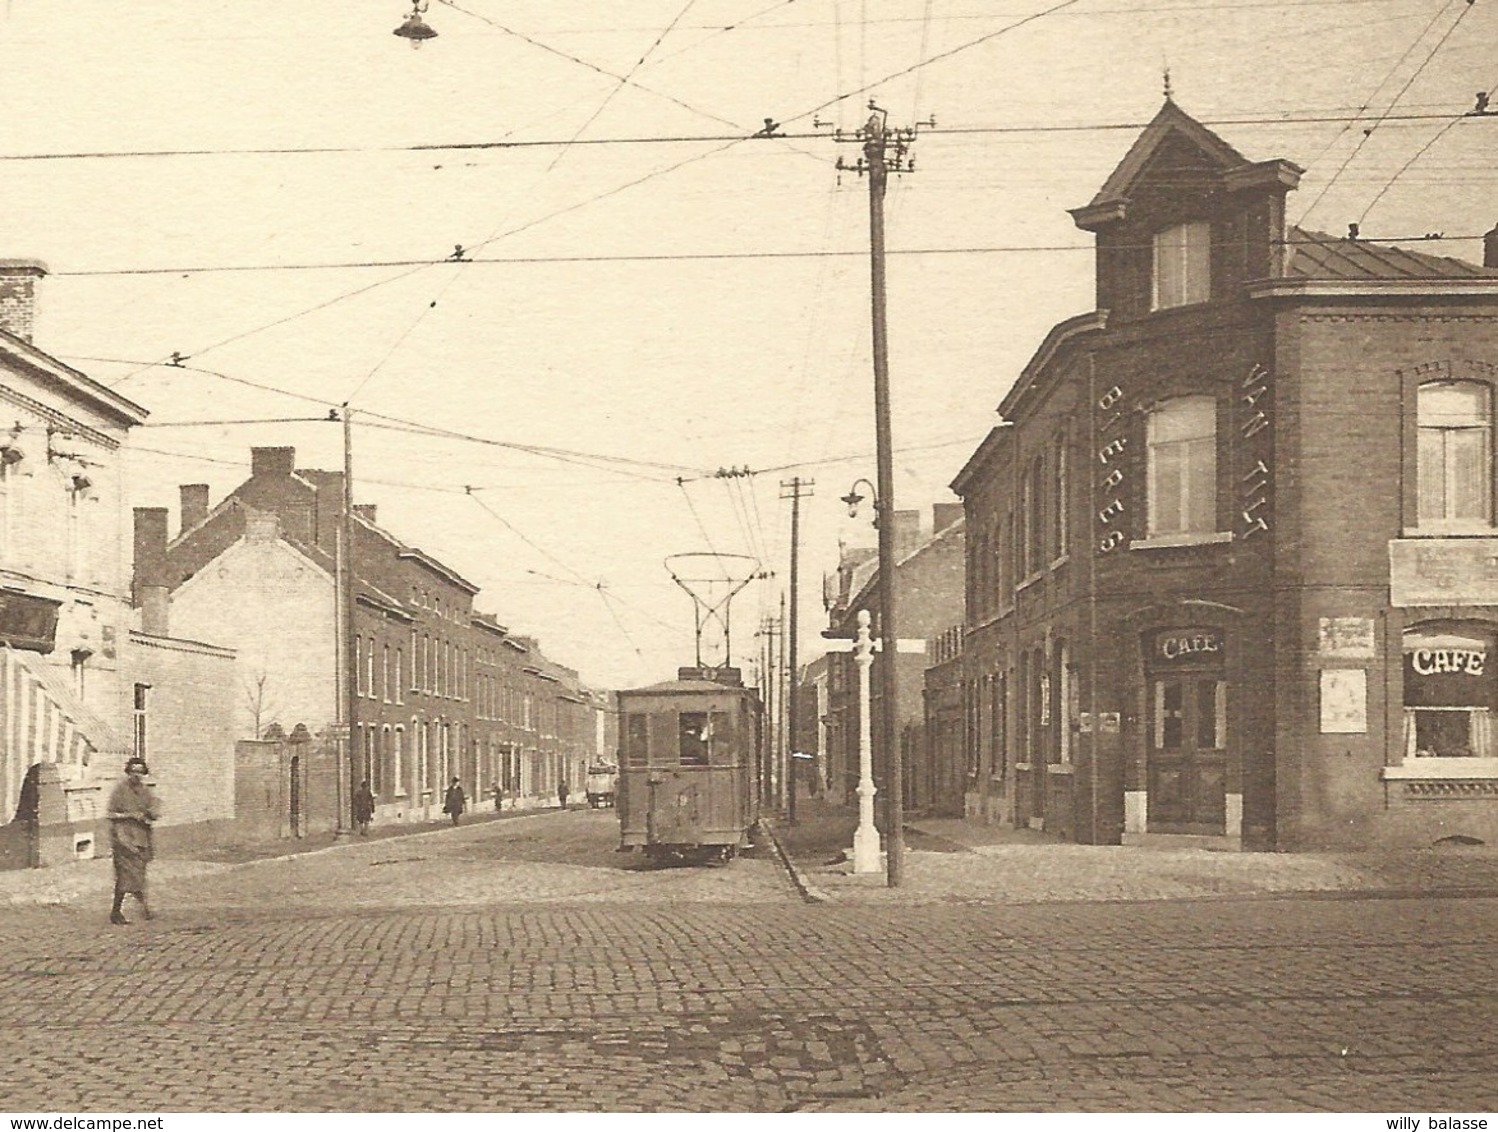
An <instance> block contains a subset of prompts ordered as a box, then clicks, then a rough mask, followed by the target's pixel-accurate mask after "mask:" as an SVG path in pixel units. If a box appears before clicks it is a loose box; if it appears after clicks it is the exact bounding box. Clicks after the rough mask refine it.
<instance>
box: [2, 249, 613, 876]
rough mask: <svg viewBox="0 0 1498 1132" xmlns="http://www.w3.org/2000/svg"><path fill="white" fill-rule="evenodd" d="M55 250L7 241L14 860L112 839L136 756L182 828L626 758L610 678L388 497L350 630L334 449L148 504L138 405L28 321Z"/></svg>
mask: <svg viewBox="0 0 1498 1132" xmlns="http://www.w3.org/2000/svg"><path fill="white" fill-rule="evenodd" d="M45 274H46V271H45V268H44V267H43V266H42V265H41V264H38V263H35V262H34V261H25V260H7V261H0V401H3V402H4V404H5V408H6V417H5V418H4V419H5V420H13V421H14V424H13V426H12V427H10V428H8V429H5V430H0V789H3V790H4V797H3V798H0V806H3V807H4V809H3V812H0V819H3V824H0V867H17V866H25V865H41V864H52V863H56V862H59V861H64V860H71V859H77V858H80V857H88V856H93V855H95V854H97V853H102V852H105V851H107V850H106V843H107V837H105V836H104V834H103V830H102V821H101V810H102V799H104V798H106V797H107V796H108V791H109V789H110V787H111V786H112V784H113V782H114V781H115V780H116V779H117V778H118V777H120V774H121V771H122V766H123V762H124V759H125V757H126V756H127V755H129V754H137V753H138V754H142V755H144V756H145V757H146V759H147V761H148V763H149V764H150V766H151V771H152V777H153V780H154V782H155V785H156V788H157V790H158V793H159V794H160V795H161V796H162V798H163V799H164V802H165V816H164V819H163V822H162V824H161V827H160V830H159V840H160V841H161V842H162V843H163V845H165V846H168V847H169V846H170V845H172V844H173V843H177V844H183V843H187V842H198V843H203V842H209V843H212V842H222V841H229V840H238V841H244V840H255V839H265V838H276V837H298V836H305V835H308V834H313V833H318V832H325V831H328V830H333V829H337V828H347V827H348V826H349V824H350V823H349V819H350V812H351V800H352V797H353V794H354V791H355V789H356V788H357V787H358V786H359V785H360V784H361V783H364V782H367V783H368V784H369V785H370V787H371V789H372V791H373V793H374V795H375V798H376V819H375V820H376V821H377V822H381V821H420V820H428V819H432V818H435V817H440V810H441V808H442V798H443V793H444V790H445V788H446V786H447V784H448V783H449V781H450V780H451V779H453V778H457V779H458V780H459V781H460V783H461V784H462V785H463V788H464V790H465V793H466V794H467V796H468V798H469V800H470V802H469V804H470V806H484V807H490V808H492V807H493V806H494V805H495V800H496V796H497V794H502V795H503V796H504V797H505V798H506V799H507V800H508V804H509V805H511V806H515V805H538V804H547V803H549V804H555V803H556V799H557V794H558V788H559V787H560V786H561V785H563V784H568V785H570V787H571V789H572V790H573V791H578V790H580V789H581V787H582V783H583V778H584V776H585V773H586V769H587V766H588V765H589V764H590V763H592V762H597V761H600V760H602V761H611V760H610V758H609V756H610V755H611V752H612V751H613V749H614V747H615V745H616V744H615V738H614V729H613V722H612V721H613V713H612V712H611V711H610V708H609V701H610V697H609V695H608V694H607V693H603V692H599V691H596V690H593V689H590V688H588V687H586V686H584V685H583V684H582V682H581V681H580V679H579V675H578V673H577V672H576V671H575V670H573V669H570V668H567V667H565V666H563V665H561V664H558V663H557V662H556V661H554V660H552V659H550V658H548V657H547V656H546V655H545V654H544V653H543V651H542V649H541V647H540V645H539V644H538V642H537V641H536V640H535V639H534V638H532V637H529V636H527V635H525V634H523V633H519V632H515V631H512V630H511V629H510V628H508V627H506V626H505V625H504V624H502V623H501V622H500V621H499V620H498V619H497V618H496V617H495V616H494V615H493V614H491V613H488V612H484V611H482V610H481V609H480V608H477V607H476V605H475V599H476V598H477V597H478V595H479V588H478V587H477V586H476V585H474V584H473V583H472V582H470V581H468V580H467V579H465V578H463V577H462V576H461V575H460V574H458V573H457V572H456V571H455V570H453V569H452V568H451V567H449V566H447V565H445V564H444V563H442V562H440V561H438V560H437V559H435V558H433V557H432V556H430V555H428V554H426V553H424V552H422V551H421V550H419V549H417V548H415V547H413V546H410V545H408V544H406V543H404V542H403V541H401V540H400V539H399V538H398V537H396V536H395V535H394V534H393V533H391V532H390V531H387V530H386V529H384V528H383V527H381V526H380V525H379V524H378V523H377V521H376V515H375V510H374V508H373V507H372V506H357V507H355V509H354V515H353V517H352V519H351V520H350V525H351V527H352V529H353V539H352V548H353V550H352V553H351V555H350V556H349V560H350V562H351V563H352V586H351V588H352V590H353V604H354V611H353V616H352V624H351V626H350V627H348V628H347V629H346V628H345V626H344V625H343V624H342V622H341V620H340V617H339V608H340V604H341V602H340V595H339V592H338V588H339V587H338V570H337V562H336V557H335V556H336V553H337V547H338V545H339V544H338V541H337V540H338V532H339V529H340V525H341V519H342V508H343V474H342V473H341V472H327V471H320V470H316V469H298V468H297V467H296V459H295V452H294V451H293V450H292V449H291V448H256V449H253V450H252V451H251V472H250V476H249V478H248V479H247V480H245V482H244V483H242V484H240V485H239V486H238V487H237V488H235V489H234V490H233V491H231V492H230V493H229V494H228V495H227V496H225V497H224V498H223V499H221V500H219V501H217V502H216V503H213V502H212V500H211V498H210V489H209V487H208V486H207V485H204V484H192V485H187V486H184V487H182V488H181V495H180V526H179V528H178V530H177V532H176V534H175V536H172V535H171V533H170V531H169V512H168V509H167V508H165V507H148V508H136V509H134V513H133V516H132V515H131V513H130V508H129V507H128V504H127V500H128V490H129V485H128V477H127V467H128V455H129V431H130V429H131V428H132V427H134V426H137V425H139V424H141V423H143V422H144V421H145V419H146V416H147V413H146V410H145V409H144V408H143V407H141V406H139V405H136V404H134V403H132V402H130V401H129V400H127V399H125V398H123V397H121V396H120V395H118V394H117V393H115V392H113V391H112V390H110V389H108V388H107V387H105V386H103V385H101V384H99V383H98V382H96V381H94V380H92V379H91V378H89V377H88V376H87V375H85V374H83V373H80V372H79V371H77V370H75V369H73V368H72V367H70V366H67V365H65V364H64V363H62V362H60V361H58V360H57V359H56V358H53V357H51V356H50V355H47V354H46V353H44V352H43V351H41V350H40V349H38V348H37V347H36V346H35V345H34V344H33V342H32V341H31V338H32V329H33V325H34V319H35V302H36V295H37V289H38V285H39V283H40V281H41V280H42V279H43V277H44V276H45ZM132 520H133V522H132ZM345 645H348V646H351V647H348V648H347V650H346V653H345V655H346V656H347V657H348V658H349V659H348V661H343V662H341V659H340V655H339V654H340V651H341V650H343V649H344V646H345ZM350 663H351V665H352V669H353V679H352V680H350V681H349V682H348V684H349V685H351V687H349V686H347V685H345V684H344V679H345V677H344V675H343V673H344V670H345V668H346V667H347V666H348V665H349V664H350ZM349 692H351V693H352V695H349V694H348V693H349ZM350 700H351V701H352V711H351V712H350V711H349V710H348V708H347V706H346V705H347V704H348V702H349V701H350ZM350 715H351V718H348V717H349V716H350Z"/></svg>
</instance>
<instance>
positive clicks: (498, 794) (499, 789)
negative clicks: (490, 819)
mask: <svg viewBox="0 0 1498 1132" xmlns="http://www.w3.org/2000/svg"><path fill="white" fill-rule="evenodd" d="M504 808H505V788H504V787H503V786H502V785H501V784H500V783H498V782H496V783H495V784H494V812H495V813H499V811H500V810H502V809H504Z"/></svg>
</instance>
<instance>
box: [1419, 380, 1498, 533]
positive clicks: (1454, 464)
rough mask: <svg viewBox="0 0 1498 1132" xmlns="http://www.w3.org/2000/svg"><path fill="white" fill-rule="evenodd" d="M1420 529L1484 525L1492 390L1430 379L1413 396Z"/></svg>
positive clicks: (1488, 516) (1488, 505)
mask: <svg viewBox="0 0 1498 1132" xmlns="http://www.w3.org/2000/svg"><path fill="white" fill-rule="evenodd" d="M1416 413H1417V418H1418V423H1417V432H1418V434H1419V439H1418V443H1417V451H1418V454H1419V467H1418V469H1417V472H1416V477H1417V482H1418V485H1419V488H1418V493H1417V494H1418V499H1419V504H1418V506H1419V519H1418V523H1419V526H1420V527H1421V528H1424V529H1429V530H1441V529H1451V528H1453V527H1467V528H1470V527H1473V526H1478V527H1487V526H1490V525H1491V523H1492V516H1493V488H1492V482H1493V441H1492V431H1493V430H1492V390H1491V389H1490V388H1489V387H1488V386H1487V385H1484V384H1481V383H1479V382H1475V381H1432V382H1427V383H1426V384H1425V385H1422V386H1420V391H1419V395H1418V399H1417V409H1416Z"/></svg>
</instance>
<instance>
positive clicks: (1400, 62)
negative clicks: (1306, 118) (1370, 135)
mask: <svg viewBox="0 0 1498 1132" xmlns="http://www.w3.org/2000/svg"><path fill="white" fill-rule="evenodd" d="M1451 2H1452V0H1448V2H1447V3H1444V4H1442V5H1441V6H1440V7H1439V8H1437V9H1436V12H1435V15H1433V16H1431V18H1430V22H1428V23H1427V24H1426V25H1425V26H1424V27H1423V28H1421V29H1420V33H1419V34H1418V35H1417V36H1415V38H1414V39H1413V40H1411V41H1410V45H1409V46H1408V47H1406V48H1405V49H1404V54H1403V55H1401V56H1400V57H1399V58H1398V59H1397V60H1395V62H1394V65H1393V66H1392V67H1390V68H1389V69H1388V71H1386V72H1385V73H1384V77H1383V78H1381V79H1379V80H1378V85H1377V86H1375V87H1374V88H1373V90H1372V91H1371V92H1370V93H1369V95H1368V97H1367V98H1366V99H1364V100H1363V104H1362V105H1361V106H1359V107H1358V110H1357V113H1358V115H1359V116H1361V115H1363V114H1365V113H1367V111H1368V107H1370V106H1372V105H1373V100H1374V99H1375V98H1377V97H1378V93H1379V91H1381V90H1383V89H1384V84H1385V83H1387V82H1388V81H1389V80H1390V79H1392V78H1393V77H1394V74H1395V72H1397V71H1398V70H1399V68H1400V67H1402V66H1404V61H1405V60H1406V59H1408V58H1409V57H1410V56H1411V55H1413V54H1414V52H1415V48H1417V47H1419V46H1420V42H1421V41H1422V40H1423V39H1424V38H1425V37H1426V36H1427V35H1429V34H1430V29H1431V28H1433V27H1435V26H1436V23H1437V21H1439V20H1440V18H1441V16H1442V15H1444V14H1445V12H1446V9H1447V8H1449V7H1450V5H1451ZM1393 109H1394V104H1393V102H1391V103H1390V104H1389V106H1388V107H1387V109H1386V111H1385V114H1384V117H1387V115H1388V113H1389V112H1390V111H1392V110H1393ZM1356 120H1357V119H1356V118H1353V119H1349V120H1348V121H1347V122H1346V123H1345V124H1344V125H1343V127H1342V128H1341V129H1340V130H1338V131H1337V133H1336V134H1335V135H1333V137H1332V140H1331V141H1329V142H1327V143H1326V146H1325V147H1324V148H1323V149H1322V150H1321V152H1320V153H1318V154H1317V155H1316V156H1315V157H1314V158H1312V159H1311V161H1310V162H1309V165H1310V167H1311V168H1315V167H1316V166H1317V165H1319V164H1320V163H1321V159H1322V158H1323V157H1325V156H1326V155H1327V154H1328V153H1329V152H1330V151H1331V148H1332V146H1334V145H1336V144H1337V139H1338V138H1340V137H1341V136H1342V135H1343V134H1345V133H1346V132H1347V131H1348V130H1350V129H1352V125H1353V122H1354V121H1356ZM1359 144H1361V143H1359ZM1349 160H1350V158H1349ZM1344 164H1345V163H1344ZM1307 212H1309V209H1308V210H1307ZM1304 215H1305V213H1302V216H1304Z"/></svg>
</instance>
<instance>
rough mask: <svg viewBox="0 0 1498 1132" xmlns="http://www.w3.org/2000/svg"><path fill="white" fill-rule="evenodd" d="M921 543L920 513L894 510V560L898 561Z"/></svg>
mask: <svg viewBox="0 0 1498 1132" xmlns="http://www.w3.org/2000/svg"><path fill="white" fill-rule="evenodd" d="M920 545H921V513H920V512H919V511H896V512H895V560H896V561H899V560H900V559H901V558H904V557H905V556H906V555H907V554H910V553H912V552H913V551H914V550H915V549H916V548H917V547H918V546H920Z"/></svg>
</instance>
